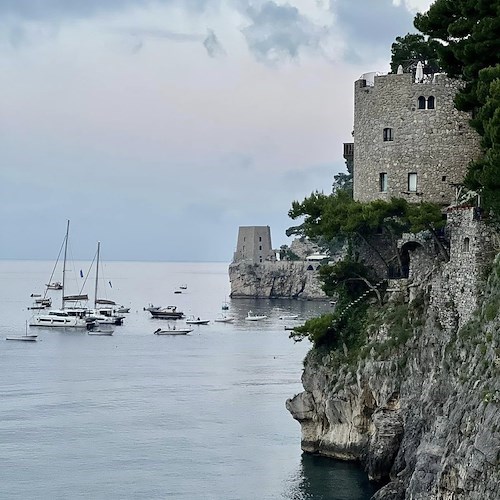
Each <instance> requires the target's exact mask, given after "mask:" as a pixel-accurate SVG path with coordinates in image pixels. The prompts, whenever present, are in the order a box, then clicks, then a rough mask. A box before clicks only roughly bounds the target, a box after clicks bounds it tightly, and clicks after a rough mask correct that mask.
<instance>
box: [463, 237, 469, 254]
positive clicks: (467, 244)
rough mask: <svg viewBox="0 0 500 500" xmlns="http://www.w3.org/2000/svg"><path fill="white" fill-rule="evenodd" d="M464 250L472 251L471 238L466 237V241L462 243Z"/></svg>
mask: <svg viewBox="0 0 500 500" xmlns="http://www.w3.org/2000/svg"><path fill="white" fill-rule="evenodd" d="M462 250H463V251H464V252H469V251H470V240H469V238H464V243H463V245H462Z"/></svg>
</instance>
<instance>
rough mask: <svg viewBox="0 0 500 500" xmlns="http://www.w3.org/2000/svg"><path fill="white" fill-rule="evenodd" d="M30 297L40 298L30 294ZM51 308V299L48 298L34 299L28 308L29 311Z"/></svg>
mask: <svg viewBox="0 0 500 500" xmlns="http://www.w3.org/2000/svg"><path fill="white" fill-rule="evenodd" d="M31 296H32V297H40V295H38V296H37V295H35V294H31ZM51 306H52V299H51V298H50V297H40V298H35V300H34V301H33V305H32V306H30V307H28V309H30V310H38V311H40V310H42V309H48V308H50V307H51Z"/></svg>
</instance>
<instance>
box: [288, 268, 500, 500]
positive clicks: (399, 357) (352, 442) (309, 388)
mask: <svg viewBox="0 0 500 500" xmlns="http://www.w3.org/2000/svg"><path fill="white" fill-rule="evenodd" d="M442 271H443V269H441V270H440V271H436V272H435V273H434V275H433V276H432V277H430V278H429V279H428V280H427V281H426V282H425V283H424V282H422V283H420V285H419V287H415V286H414V287H413V288H412V292H411V295H412V296H415V295H416V296H419V297H420V300H422V302H421V303H420V305H419V307H421V308H422V309H421V316H420V319H419V323H418V324H414V325H413V327H412V332H411V334H410V336H409V338H404V339H403V340H402V341H401V342H400V343H399V344H398V343H397V342H396V340H395V338H394V337H391V333H390V331H391V330H390V326H388V325H387V324H385V325H384V324H382V325H380V326H379V327H377V328H376V331H373V332H370V334H369V344H368V345H367V349H366V350H365V354H364V355H363V356H359V357H358V359H357V361H351V363H350V364H348V363H347V361H345V359H344V360H342V357H341V356H339V355H338V354H335V353H328V354H325V352H324V351H319V350H312V351H311V352H310V353H309V354H308V356H307V358H306V361H305V368H304V372H303V375H302V383H303V386H304V392H302V393H300V394H298V395H296V396H294V397H293V398H291V399H289V400H288V401H287V402H286V407H287V408H288V410H289V411H290V412H291V414H292V416H293V417H294V418H295V419H296V420H298V421H299V422H300V424H301V429H302V448H303V450H304V451H306V452H313V453H318V454H322V455H325V456H329V457H335V458H339V459H347V460H357V461H360V462H361V463H362V464H363V466H364V467H365V469H366V470H367V472H368V474H369V476H370V478H372V479H385V480H389V483H388V484H387V485H386V486H385V487H383V488H382V489H381V490H379V491H378V492H377V493H376V494H375V496H374V497H373V498H374V499H377V500H397V499H401V500H404V499H408V500H409V499H411V500H486V499H493V498H500V493H499V492H500V316H499V315H498V304H499V303H500V263H499V262H497V263H496V269H495V270H494V272H493V273H492V274H491V275H490V279H489V283H488V288H487V289H486V291H485V294H484V302H483V305H482V306H481V308H480V310H479V312H477V313H476V314H475V315H474V316H471V317H469V318H468V320H467V321H461V320H460V317H461V316H460V314H461V313H460V310H457V309H455V305H454V303H453V301H452V300H450V294H444V293H443V291H444V290H445V289H446V283H447V282H448V280H449V277H448V276H446V273H443V272H442ZM417 288H418V289H417ZM446 297H448V298H446ZM422 298H423V299H422ZM399 303H400V304H401V302H399ZM422 304H423V305H422ZM450 318H458V319H455V320H454V321H450ZM462 319H463V318H462ZM461 324H463V325H464V326H463V327H460V325H461Z"/></svg>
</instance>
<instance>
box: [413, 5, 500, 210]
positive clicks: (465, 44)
mask: <svg viewBox="0 0 500 500" xmlns="http://www.w3.org/2000/svg"><path fill="white" fill-rule="evenodd" d="M414 24H415V27H416V28H417V29H418V30H420V31H421V32H422V33H424V34H425V35H427V36H428V37H429V42H430V43H435V42H438V45H437V46H436V51H437V53H438V55H439V59H440V63H441V66H442V67H443V69H444V70H445V71H446V73H447V74H448V75H449V76H452V77H456V78H461V79H462V80H463V81H464V84H465V85H464V88H463V89H462V90H461V91H460V92H459V93H458V94H457V96H456V98H455V104H456V106H457V109H459V110H462V111H469V112H472V120H471V125H472V126H473V127H474V128H475V129H476V130H477V131H478V133H479V134H480V135H481V137H482V146H483V150H484V156H483V157H482V158H481V159H480V160H479V161H476V162H474V163H472V165H471V168H470V171H469V173H468V175H467V176H466V179H465V182H466V185H467V186H468V187H469V188H472V189H475V190H481V192H482V197H483V204H484V205H485V207H486V208H489V209H491V210H492V212H493V213H494V214H495V215H497V216H499V215H500V190H499V187H500V182H499V180H498V178H499V174H500V161H499V160H500V116H499V113H500V111H499V104H500V94H499V92H500V88H499V86H500V83H499V79H500V37H499V36H498V34H499V33H500V0H436V1H435V2H434V3H433V4H432V5H431V7H430V8H429V10H428V11H427V12H426V13H424V14H417V16H416V17H415V20H414Z"/></svg>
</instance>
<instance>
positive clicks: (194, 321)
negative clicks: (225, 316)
mask: <svg viewBox="0 0 500 500" xmlns="http://www.w3.org/2000/svg"><path fill="white" fill-rule="evenodd" d="M208 323H210V320H208V319H200V318H195V317H194V316H190V317H189V318H188V319H187V320H186V325H208Z"/></svg>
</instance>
